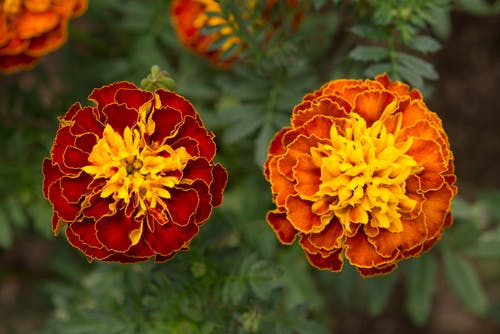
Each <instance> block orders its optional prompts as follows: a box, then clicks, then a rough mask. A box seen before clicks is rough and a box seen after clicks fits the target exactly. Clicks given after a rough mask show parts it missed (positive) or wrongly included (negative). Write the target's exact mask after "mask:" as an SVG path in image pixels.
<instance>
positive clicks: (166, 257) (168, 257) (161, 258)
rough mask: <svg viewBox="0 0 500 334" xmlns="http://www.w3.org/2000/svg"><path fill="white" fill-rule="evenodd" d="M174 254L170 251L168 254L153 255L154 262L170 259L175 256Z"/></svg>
mask: <svg viewBox="0 0 500 334" xmlns="http://www.w3.org/2000/svg"><path fill="white" fill-rule="evenodd" d="M181 250H184V249H181ZM175 254H176V253H172V254H170V255H169V256H162V255H158V254H157V255H155V263H162V262H165V261H168V260H171V259H172V258H173V257H174V256H175Z"/></svg>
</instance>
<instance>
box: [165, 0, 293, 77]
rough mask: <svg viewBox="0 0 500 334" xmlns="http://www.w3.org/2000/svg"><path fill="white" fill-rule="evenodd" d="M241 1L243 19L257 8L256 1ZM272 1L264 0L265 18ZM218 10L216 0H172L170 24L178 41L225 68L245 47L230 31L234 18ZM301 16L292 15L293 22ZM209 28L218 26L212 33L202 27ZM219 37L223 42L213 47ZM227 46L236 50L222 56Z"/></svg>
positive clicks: (267, 17) (291, 0) (290, 0)
mask: <svg viewBox="0 0 500 334" xmlns="http://www.w3.org/2000/svg"><path fill="white" fill-rule="evenodd" d="M243 3H244V5H245V6H246V10H245V11H244V12H243V18H245V19H246V18H249V17H250V16H251V12H252V11H254V10H255V9H256V8H257V7H256V6H257V1H255V0H246V1H243ZM275 4H276V0H266V5H265V6H264V7H265V8H264V10H263V13H262V14H263V15H262V16H263V18H264V19H265V20H267V19H269V16H270V15H269V14H270V11H271V9H272V8H273V7H274V6H275ZM287 4H288V5H289V6H291V7H294V6H296V5H297V0H287ZM221 13H222V9H221V7H220V5H219V3H218V2H217V1H215V0H173V1H172V7H171V17H172V23H173V25H174V28H175V30H176V33H177V36H178V38H179V40H180V41H181V43H182V44H184V45H185V46H186V47H187V48H189V49H190V50H192V51H193V52H194V53H196V54H198V55H200V56H202V57H205V58H207V59H209V60H210V61H211V62H212V64H214V65H216V66H218V67H222V68H226V67H229V66H230V65H231V64H232V62H233V61H234V60H235V59H236V58H237V55H238V53H239V51H241V49H242V48H244V45H242V42H241V40H240V39H239V38H238V37H237V36H234V34H233V28H232V27H233V26H234V25H236V22H235V20H231V22H228V21H227V20H226V19H225V18H224V17H222V16H220V15H217V14H221ZM300 18H301V17H300V15H298V14H297V15H296V16H295V23H296V24H298V22H299V21H300ZM259 21H260V20H259ZM254 23H256V22H254ZM257 23H261V22H257ZM273 24H274V23H273ZM210 27H214V28H218V27H220V29H215V32H212V33H207V32H204V31H203V29H204V28H210ZM219 39H220V40H221V41H222V43H221V44H220V45H218V46H217V47H214V46H213V45H212V44H213V43H214V42H215V41H217V40H219ZM230 49H235V52H234V53H232V56H230V57H229V58H227V59H226V58H224V57H222V56H223V54H224V52H226V51H228V50H230Z"/></svg>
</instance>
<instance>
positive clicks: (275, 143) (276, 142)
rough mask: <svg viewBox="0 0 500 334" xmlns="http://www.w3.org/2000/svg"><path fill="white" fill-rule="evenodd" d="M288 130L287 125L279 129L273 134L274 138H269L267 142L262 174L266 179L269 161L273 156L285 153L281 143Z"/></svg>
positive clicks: (267, 178)
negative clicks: (268, 142)
mask: <svg viewBox="0 0 500 334" xmlns="http://www.w3.org/2000/svg"><path fill="white" fill-rule="evenodd" d="M288 130H289V128H288V127H286V128H283V129H281V131H279V132H278V133H276V134H275V136H274V138H273V139H272V140H271V143H270V144H269V152H268V155H267V159H266V162H265V163H264V176H265V177H266V180H268V181H269V173H270V171H269V163H270V161H271V160H273V159H275V156H277V155H281V154H283V153H285V146H284V145H283V143H282V140H283V136H284V135H285V133H286V132H287V131H288Z"/></svg>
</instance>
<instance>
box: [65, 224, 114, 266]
mask: <svg viewBox="0 0 500 334" xmlns="http://www.w3.org/2000/svg"><path fill="white" fill-rule="evenodd" d="M66 238H67V239H68V242H69V243H70V244H71V245H72V246H73V247H75V248H77V249H79V250H80V251H82V252H83V253H84V254H85V255H86V256H87V257H88V258H89V259H91V260H92V259H98V260H105V259H106V258H107V257H109V256H110V255H111V254H112V253H111V252H110V251H108V250H106V249H105V248H104V247H102V248H94V247H90V246H89V245H86V244H84V243H83V242H82V241H81V240H80V238H79V237H78V236H77V235H76V234H74V233H73V231H71V229H69V228H67V229H66Z"/></svg>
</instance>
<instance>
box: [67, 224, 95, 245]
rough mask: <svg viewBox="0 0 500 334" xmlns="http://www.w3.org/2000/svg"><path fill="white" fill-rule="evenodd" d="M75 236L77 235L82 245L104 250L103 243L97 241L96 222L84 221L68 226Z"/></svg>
mask: <svg viewBox="0 0 500 334" xmlns="http://www.w3.org/2000/svg"><path fill="white" fill-rule="evenodd" d="M68 229H71V232H73V234H74V235H76V236H77V237H78V238H79V239H80V241H81V242H82V243H84V244H85V245H87V246H89V247H92V248H102V247H103V245H102V243H101V242H100V241H99V240H98V239H97V236H96V230H95V220H93V219H83V220H82V221H78V222H72V223H70V224H69V225H68Z"/></svg>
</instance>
